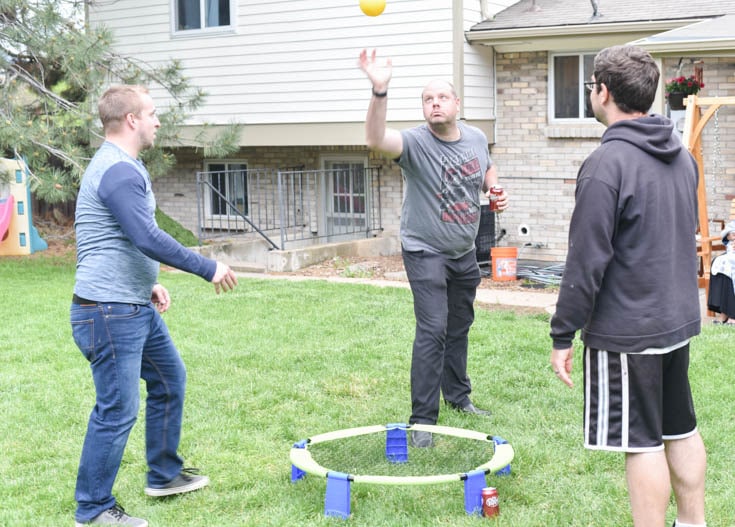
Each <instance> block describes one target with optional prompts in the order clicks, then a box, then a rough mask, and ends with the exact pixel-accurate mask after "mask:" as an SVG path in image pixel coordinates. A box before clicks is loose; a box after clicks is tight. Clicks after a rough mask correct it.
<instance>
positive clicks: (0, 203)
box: [0, 194, 15, 243]
mask: <svg viewBox="0 0 735 527" xmlns="http://www.w3.org/2000/svg"><path fill="white" fill-rule="evenodd" d="M14 205H15V199H14V198H13V195H12V194H10V195H9V196H8V197H7V198H5V199H0V243H2V242H3V241H4V240H5V238H7V237H8V229H9V228H10V220H11V219H13V206H14Z"/></svg>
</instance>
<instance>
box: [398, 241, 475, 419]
mask: <svg viewBox="0 0 735 527" xmlns="http://www.w3.org/2000/svg"><path fill="white" fill-rule="evenodd" d="M403 265H404V267H405V269H406V274H407V275H408V281H409V283H410V284H411V292H412V293H413V310H414V315H415V316H416V334H415V337H414V341H413V355H412V359H411V406H412V409H411V412H412V413H411V418H410V420H409V423H411V424H413V423H421V424H436V421H437V419H438V418H439V403H440V393H441V394H443V395H444V400H445V401H447V402H448V403H451V404H456V405H459V406H464V405H466V404H467V403H468V402H470V398H469V395H470V392H471V391H472V386H471V384H470V379H469V377H468V376H467V335H468V333H469V331H470V326H472V322H473V321H474V320H475V310H474V302H475V295H476V293H477V286H478V285H480V268H479V267H478V265H477V258H476V256H475V251H470V252H469V253H467V254H466V255H465V256H462V257H461V258H457V259H454V260H453V259H450V258H447V257H446V256H442V255H440V254H434V253H429V252H426V251H406V250H404V251H403Z"/></svg>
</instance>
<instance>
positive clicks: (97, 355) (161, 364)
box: [71, 303, 186, 522]
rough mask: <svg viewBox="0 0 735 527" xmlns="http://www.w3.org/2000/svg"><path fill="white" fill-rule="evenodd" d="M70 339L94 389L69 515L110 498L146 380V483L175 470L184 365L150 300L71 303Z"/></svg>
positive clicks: (90, 511) (90, 510)
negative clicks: (74, 509)
mask: <svg viewBox="0 0 735 527" xmlns="http://www.w3.org/2000/svg"><path fill="white" fill-rule="evenodd" d="M71 327H72V335H73V336H74V341H75V342H76V344H77V346H78V347H79V349H80V350H81V352H82V354H83V355H84V356H85V358H86V359H87V360H88V361H89V364H90V367H91V369H92V377H93V379H94V385H95V389H96V392H97V397H96V402H95V406H94V408H93V409H92V414H91V415H90V417H89V423H88V425H87V435H86V437H85V439H84V446H83V448H82V456H81V460H80V462H79V472H78V474H77V486H76V492H75V495H74V497H75V499H76V501H77V504H78V505H77V512H76V520H77V521H78V522H86V521H89V520H91V519H92V518H94V517H95V516H97V515H99V514H100V513H102V512H103V511H105V510H107V509H109V508H110V507H112V506H113V505H115V498H114V497H113V495H112V486H113V484H114V482H115V477H116V476H117V472H118V469H119V468H120V462H121V461H122V456H123V451H124V450H125V444H126V443H127V440H128V436H129V434H130V430H131V429H132V428H133V425H134V424H135V421H136V419H137V416H138V409H139V408H140V379H143V380H144V381H145V383H146V389H147V393H148V395H147V398H146V413H145V417H146V459H147V462H148V468H149V472H148V485H149V486H153V487H155V486H163V485H165V484H166V483H168V482H169V481H171V480H172V479H173V478H175V477H176V475H177V474H178V473H179V472H180V471H181V468H182V466H183V460H182V459H181V458H180V457H179V456H178V455H177V453H176V451H177V449H178V447H179V439H180V437H181V417H182V412H183V406H184V390H185V386H186V369H185V367H184V363H183V361H182V360H181V357H180V356H179V353H178V350H177V349H176V347H175V346H174V343H173V341H172V340H171V336H170V335H169V332H168V328H166V324H165V323H164V321H163V319H162V318H161V316H160V315H159V314H158V312H157V311H156V309H155V308H154V306H153V304H149V305H147V306H142V305H135V304H116V303H104V304H103V303H99V304H93V305H78V304H72V307H71Z"/></svg>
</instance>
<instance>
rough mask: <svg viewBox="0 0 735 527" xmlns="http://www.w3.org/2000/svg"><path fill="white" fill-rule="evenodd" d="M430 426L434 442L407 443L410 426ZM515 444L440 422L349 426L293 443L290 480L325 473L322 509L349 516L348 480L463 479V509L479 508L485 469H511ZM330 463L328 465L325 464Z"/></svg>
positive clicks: (433, 481)
mask: <svg viewBox="0 0 735 527" xmlns="http://www.w3.org/2000/svg"><path fill="white" fill-rule="evenodd" d="M413 430H416V431H422V432H431V433H432V434H434V437H435V439H436V444H435V446H434V448H420V449H415V448H414V449H411V454H412V456H411V460H410V462H409V449H408V434H409V433H410V431H413ZM513 456H514V452H513V447H512V446H511V445H510V444H509V443H508V442H507V441H505V440H504V439H503V438H501V437H499V436H493V435H488V434H485V433H482V432H477V431H473V430H465V429H463V428H454V427H449V426H439V425H423V424H412V425H407V424H403V423H392V424H387V425H375V426H364V427H359V428H347V429H344V430H336V431H334V432H327V433H325V434H319V435H316V436H312V437H310V438H308V439H303V440H301V441H299V442H297V443H295V444H294V445H293V447H292V448H291V452H290V456H289V457H290V460H291V481H292V482H294V483H295V482H297V481H298V480H300V479H302V478H303V477H305V476H306V475H307V474H312V475H314V476H318V477H323V478H326V479H327V489H326V494H325V499H324V514H325V515H326V516H337V517H341V518H348V517H349V516H350V485H351V483H364V484H375V485H433V484H441V483H451V482H455V481H461V482H464V501H465V511H466V512H467V514H473V515H479V514H482V496H481V494H482V489H483V488H484V487H486V486H487V485H486V480H485V476H486V475H487V474H492V473H494V474H497V475H506V474H510V463H511V461H512V460H513ZM328 467H329V468H328Z"/></svg>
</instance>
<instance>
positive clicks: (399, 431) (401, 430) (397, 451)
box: [385, 423, 408, 463]
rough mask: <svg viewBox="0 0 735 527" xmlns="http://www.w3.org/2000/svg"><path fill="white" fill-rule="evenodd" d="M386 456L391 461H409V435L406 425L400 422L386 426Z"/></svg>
mask: <svg viewBox="0 0 735 527" xmlns="http://www.w3.org/2000/svg"><path fill="white" fill-rule="evenodd" d="M386 429H387V430H386V434H385V457H386V458H387V459H388V461H390V462H391V463H406V462H407V461H408V435H407V432H406V425H405V424H400V423H394V424H389V425H387V426H386Z"/></svg>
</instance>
